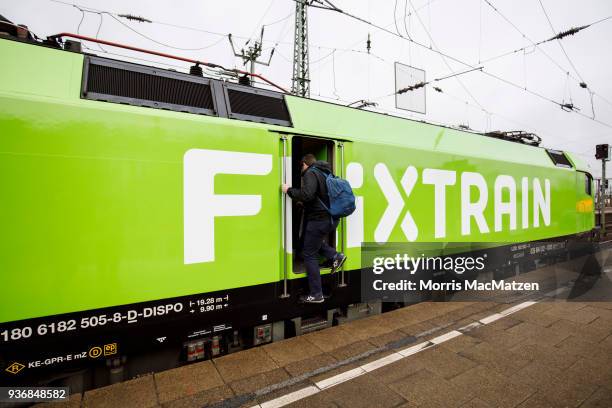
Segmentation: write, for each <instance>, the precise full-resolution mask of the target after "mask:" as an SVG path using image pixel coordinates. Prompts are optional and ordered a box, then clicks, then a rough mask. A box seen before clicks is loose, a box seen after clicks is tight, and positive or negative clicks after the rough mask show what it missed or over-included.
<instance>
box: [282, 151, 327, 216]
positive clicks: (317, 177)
mask: <svg viewBox="0 0 612 408" xmlns="http://www.w3.org/2000/svg"><path fill="white" fill-rule="evenodd" d="M313 167H316V168H317V169H318V170H320V171H316V170H314V169H313ZM331 172H332V169H331V166H330V165H329V163H327V162H326V161H322V160H319V161H316V162H315V163H314V164H313V165H312V166H310V167H309V168H307V169H306V171H305V172H304V173H302V186H301V187H300V188H293V187H292V188H290V189H289V190H288V191H287V194H288V195H289V197H291V199H293V200H297V201H301V202H303V203H304V215H305V217H306V219H307V220H325V219H328V218H329V212H328V211H327V210H326V209H325V207H324V206H323V204H321V201H319V199H320V200H322V201H323V202H324V203H325V205H326V206H328V207H329V197H328V195H327V185H326V183H325V176H324V174H328V173H331ZM321 173H323V174H321Z"/></svg>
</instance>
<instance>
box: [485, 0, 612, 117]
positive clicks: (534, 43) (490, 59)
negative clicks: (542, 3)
mask: <svg viewBox="0 0 612 408" xmlns="http://www.w3.org/2000/svg"><path fill="white" fill-rule="evenodd" d="M484 1H485V2H486V3H487V4H488V5H489V7H491V9H493V10H494V11H495V12H496V13H497V14H498V15H499V16H500V17H501V18H502V19H503V20H505V21H506V22H507V23H508V24H509V25H511V26H512V27H513V28H514V29H515V30H516V31H517V32H518V33H519V34H520V35H521V36H523V38H525V39H526V40H528V41H529V42H530V43H531V46H532V47H534V49H537V50H538V51H540V52H541V53H542V55H544V56H545V57H546V58H548V60H550V61H551V62H552V63H553V64H554V65H555V66H556V67H557V68H559V70H560V71H561V72H563V74H566V73H567V71H568V70H567V69H566V68H565V67H563V66H561V64H560V63H559V62H557V61H556V60H555V59H553V58H552V57H551V56H550V55H549V54H548V53H547V52H546V51H545V50H544V49H543V48H542V47H541V46H540V45H541V44H544V43H546V42H548V41H549V40H550V38H548V39H546V40H542V41H540V42H538V43H536V42H535V41H533V40H532V39H531V38H529V37H528V36H527V35H526V34H525V33H524V32H523V31H522V30H521V29H520V28H518V27H517V25H516V24H514V23H513V22H512V21H511V20H510V19H509V18H508V17H506V16H505V15H504V14H503V13H502V12H501V10H500V9H499V8H497V7H495V5H494V4H493V3H492V1H491V0H484ZM611 18H612V16H609V17H604V18H601V19H599V20H596V21H594V22H592V23H590V24H588V25H587V27H592V26H593V25H596V24H599V23H602V22H604V21H607V20H609V19H611ZM551 28H552V30H553V33H555V32H556V31H555V30H554V27H552V25H551ZM558 42H559V44H560V45H561V46H562V44H561V42H560V41H558ZM528 48H529V47H522V48H519V49H515V50H511V51H507V52H504V53H502V54H499V55H497V56H494V57H491V58H488V59H486V60H484V61H483V60H480V58H479V62H478V63H488V62H491V61H495V60H498V59H500V58H503V57H506V56H508V55H512V54H516V53H518V52H521V51H526V50H527V49H528ZM561 48H562V49H563V50H564V48H563V46H562V47H561ZM568 60H569V58H568ZM570 64H571V65H573V64H572V63H571V62H570ZM576 73H577V74H578V72H577V71H576ZM579 76H580V75H579ZM570 77H571V78H572V79H573V80H574V81H576V83H577V84H578V85H580V86H581V87H584V86H583V85H582V84H584V80H583V79H582V77H580V78H576V77H574V76H573V75H571V74H570ZM585 85H586V84H585ZM589 91H590V93H591V98H592V96H593V95H594V96H597V97H598V98H600V99H601V100H603V101H604V102H606V103H607V104H608V105H610V106H612V102H611V101H609V100H608V99H606V98H605V97H603V96H602V95H600V94H598V93H597V92H595V91H593V89H589ZM591 107H592V109H593V113H594V108H593V106H592V104H591ZM594 116H595V115H594V114H593V117H594Z"/></svg>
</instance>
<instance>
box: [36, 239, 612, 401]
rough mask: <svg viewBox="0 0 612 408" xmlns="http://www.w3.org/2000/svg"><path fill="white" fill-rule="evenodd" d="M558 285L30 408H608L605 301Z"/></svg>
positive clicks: (610, 268)
mask: <svg viewBox="0 0 612 408" xmlns="http://www.w3.org/2000/svg"><path fill="white" fill-rule="evenodd" d="M600 263H601V264H602V266H603V267H602V274H601V275H600V276H599V277H598V278H597V282H598V285H593V286H592V289H593V290H592V291H590V293H589V295H590V296H595V297H597V296H598V295H599V294H602V293H604V292H605V293H612V283H611V280H612V250H611V249H607V250H606V251H604V252H602V253H601V254H600ZM549 268H550V267H544V268H540V269H538V270H536V271H533V272H530V273H529V274H526V276H525V279H527V280H530V281H535V282H542V283H544V282H545V281H546V280H547V279H549V278H550V273H549ZM561 270H562V268H561ZM558 271H559V268H557V273H556V279H559V277H560V276H563V273H561V274H559V273H558ZM527 275H528V276H527ZM570 275H571V274H569V273H568V274H566V278H567V285H560V286H559V288H558V289H556V290H553V291H551V292H549V293H547V294H546V295H545V296H542V297H540V298H538V299H510V300H507V301H504V302H488V301H483V302H423V303H418V304H415V305H412V306H408V307H404V308H401V309H397V310H394V311H391V312H387V313H383V314H380V315H376V316H372V317H368V318H364V319H361V320H356V321H352V322H350V323H346V324H343V325H339V326H334V327H331V328H327V329H324V330H320V331H316V332H312V333H308V334H305V335H302V336H299V337H294V338H290V339H287V340H283V341H280V342H275V343H270V344H267V345H264V346H260V347H255V348H251V349H248V350H245V351H241V352H237V353H234V354H229V355H226V356H223V357H220V358H217V359H214V360H209V361H204V362H200V363H195V364H190V365H186V366H183V367H180V368H176V369H172V370H169V371H165V372H159V373H155V374H151V375H147V376H143V377H140V378H136V379H132V380H130V381H126V382H123V383H119V384H115V385H112V386H108V387H104V388H99V389H95V390H90V391H87V392H85V393H84V394H75V395H72V396H71V399H70V401H68V402H66V403H53V404H45V405H39V407H43V406H45V407H59V406H66V407H159V406H161V407H204V406H213V407H258V408H272V407H282V406H291V407H311V406H316V407H578V406H580V407H610V406H612V302H605V301H604V302H602V301H592V300H593V299H594V298H589V297H588V296H577V297H576V296H574V299H573V300H572V301H568V300H567V297H568V296H569V295H568V294H569V293H572V291H573V285H575V284H576V282H575V281H572V279H573V278H572V277H571V276H570ZM598 291H599V293H597V292H598ZM594 292H595V293H594ZM608 299H609V297H608Z"/></svg>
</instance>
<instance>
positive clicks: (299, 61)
mask: <svg viewBox="0 0 612 408" xmlns="http://www.w3.org/2000/svg"><path fill="white" fill-rule="evenodd" d="M309 6H310V7H316V8H321V9H324V10H334V11H340V9H339V8H337V7H336V6H334V5H333V4H332V3H331V2H330V1H329V0H295V37H294V42H293V78H292V82H291V93H292V94H294V95H297V96H302V97H305V98H309V97H310V61H309V51H308V7H309Z"/></svg>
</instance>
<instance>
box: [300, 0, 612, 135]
mask: <svg viewBox="0 0 612 408" xmlns="http://www.w3.org/2000/svg"><path fill="white" fill-rule="evenodd" d="M295 1H299V0H295ZM485 1H488V0H485ZM326 10H330V11H334V12H337V13H339V14H343V15H345V16H347V17H349V18H352V19H354V20H356V21H361V22H363V23H364V24H367V25H369V26H371V27H374V28H376V29H378V30H380V31H384V32H386V33H388V34H391V35H393V36H395V37H398V38H401V39H404V40H406V41H410V42H412V43H413V44H415V45H418V46H419V47H421V48H424V49H427V50H429V51H431V52H434V53H437V54H440V55H442V56H444V57H446V58H448V59H450V60H451V61H454V62H457V63H459V64H462V65H464V66H466V67H469V68H476V67H475V66H474V65H472V64H470V63H467V62H465V61H462V60H460V59H459V58H457V57H454V56H452V55H449V54H447V53H444V52H442V51H441V50H439V49H434V48H432V47H428V46H427V45H425V44H423V43H421V42H419V41H416V40H414V39H413V38H409V37H403V36H400V35H398V34H396V33H394V32H393V31H390V30H388V29H386V28H384V27H381V26H379V25H377V24H375V23H372V22H371V21H368V20H366V19H364V18H362V17H359V16H357V15H354V14H351V13H348V12H346V11H344V10H341V9H339V8H337V7H336V8H326ZM609 18H612V16H611V17H609ZM607 19H608V18H603V19H600V20H598V21H597V22H595V23H598V22H602V21H605V20H607ZM591 25H592V24H591ZM480 72H482V73H483V74H484V75H487V76H489V77H491V78H494V79H496V80H498V81H500V82H503V83H505V84H507V85H510V86H512V87H515V88H517V89H520V90H521V91H523V92H527V93H529V94H531V95H533V96H536V97H538V98H540V99H542V100H545V101H548V102H550V103H553V104H555V105H557V106H559V107H562V106H563V104H562V103H560V102H557V101H555V100H553V99H552V98H549V97H547V96H544V95H542V94H541V93H538V92H536V91H533V90H531V89H529V88H526V87H524V86H521V85H518V84H516V83H514V82H512V81H510V80H507V79H505V78H503V77H501V76H499V75H496V74H493V73H491V72H488V71H487V70H485V69H482V70H480ZM571 112H574V113H576V114H579V115H580V116H583V117H585V118H587V119H590V120H593V121H595V122H597V123H599V124H601V125H603V126H606V127H609V128H611V129H612V125H610V124H608V123H606V122H603V121H600V120H598V119H596V118H592V117H590V116H588V115H585V114H583V113H581V112H578V111H576V110H573V109H572V110H571Z"/></svg>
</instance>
